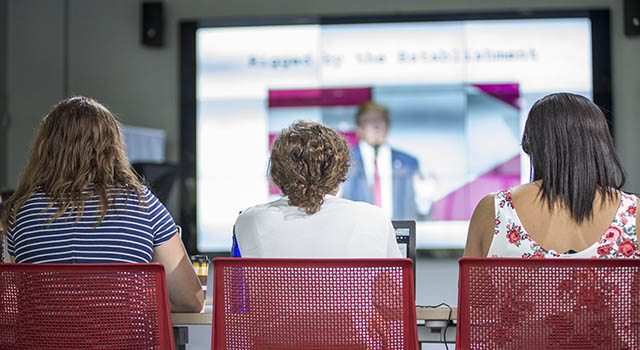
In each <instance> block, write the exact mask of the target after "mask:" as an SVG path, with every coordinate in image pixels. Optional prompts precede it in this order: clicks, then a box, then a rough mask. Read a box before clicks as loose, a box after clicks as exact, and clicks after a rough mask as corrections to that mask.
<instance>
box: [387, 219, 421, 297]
mask: <svg viewBox="0 0 640 350" xmlns="http://www.w3.org/2000/svg"><path fill="white" fill-rule="evenodd" d="M391 224H392V225H393V228H394V229H395V230H396V242H398V247H399V248H400V252H401V253H402V256H403V257H404V258H407V259H411V261H413V280H414V285H415V277H416V222H415V221H413V220H393V221H391Z"/></svg>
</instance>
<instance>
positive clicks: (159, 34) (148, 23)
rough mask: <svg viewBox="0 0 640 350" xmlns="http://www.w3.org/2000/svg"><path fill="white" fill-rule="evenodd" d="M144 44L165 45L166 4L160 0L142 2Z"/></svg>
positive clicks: (142, 35)
mask: <svg viewBox="0 0 640 350" xmlns="http://www.w3.org/2000/svg"><path fill="white" fill-rule="evenodd" d="M141 12H142V32H141V41H142V44H143V45H146V46H152V47H162V46H163V45H164V6H163V3H162V2H160V1H155V2H143V3H142V11H141Z"/></svg>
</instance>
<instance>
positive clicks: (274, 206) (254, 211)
mask: <svg viewBox="0 0 640 350" xmlns="http://www.w3.org/2000/svg"><path fill="white" fill-rule="evenodd" d="M285 207H290V206H289V201H288V199H287V197H280V198H278V199H275V200H273V201H270V202H267V203H262V204H257V205H254V206H251V207H249V208H246V209H244V210H242V211H240V213H238V220H246V219H248V218H255V217H260V216H265V215H270V213H272V212H274V211H278V210H282V208H285Z"/></svg>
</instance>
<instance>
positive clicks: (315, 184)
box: [235, 122, 402, 258]
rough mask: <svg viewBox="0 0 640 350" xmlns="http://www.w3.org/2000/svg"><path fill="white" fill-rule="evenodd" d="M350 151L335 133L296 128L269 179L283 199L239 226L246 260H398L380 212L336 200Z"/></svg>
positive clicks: (279, 145)
mask: <svg viewBox="0 0 640 350" xmlns="http://www.w3.org/2000/svg"><path fill="white" fill-rule="evenodd" d="M348 168H349V148H348V147H347V143H346V142H345V140H344V138H343V137H342V136H340V135H339V134H338V133H337V132H335V131H333V130H332V129H330V128H328V127H325V126H323V125H320V124H318V123H314V122H298V123H295V124H293V125H292V126H291V127H289V128H287V129H285V130H283V131H282V133H281V134H280V135H279V136H278V138H277V139H276V140H275V142H274V144H273V149H272V150H271V165H270V170H269V172H270V177H271V179H272V180H273V182H274V183H275V184H276V185H277V186H278V187H279V188H280V189H281V190H282V192H283V193H284V194H285V197H282V198H280V199H278V200H276V201H273V202H270V203H266V204H261V205H257V206H255V207H251V208H249V209H247V210H245V211H243V212H242V214H240V216H239V217H238V219H237V221H236V224H235V232H236V239H237V243H238V248H239V250H240V254H241V255H242V256H243V257H309V258H321V257H322V258H328V257H336V258H339V257H342V258H356V257H362V258H365V257H379V258H385V257H390V258H392V257H393V258H400V257H402V256H401V253H400V249H399V248H398V245H397V243H396V239H395V233H394V230H393V226H392V225H391V221H390V220H389V218H387V217H386V215H385V214H384V213H383V211H382V209H381V208H379V207H376V206H373V205H371V204H368V203H364V202H353V201H350V200H346V199H343V198H339V197H336V193H337V192H338V188H339V186H340V184H341V183H342V182H344V181H345V177H346V174H347V170H348Z"/></svg>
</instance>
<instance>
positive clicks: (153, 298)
mask: <svg viewBox="0 0 640 350" xmlns="http://www.w3.org/2000/svg"><path fill="white" fill-rule="evenodd" d="M173 347H174V344H173V332H172V326H171V314H170V311H169V302H168V296H167V287H166V279H165V273H164V267H163V266H162V265H161V264H0V349H95V348H99V349H114V350H115V349H119V350H120V349H159V350H164V349H173Z"/></svg>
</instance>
